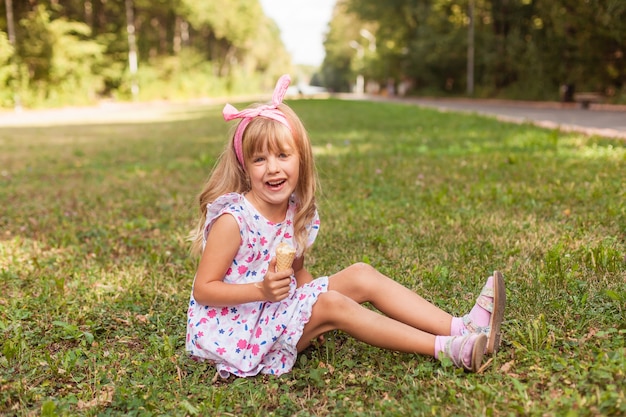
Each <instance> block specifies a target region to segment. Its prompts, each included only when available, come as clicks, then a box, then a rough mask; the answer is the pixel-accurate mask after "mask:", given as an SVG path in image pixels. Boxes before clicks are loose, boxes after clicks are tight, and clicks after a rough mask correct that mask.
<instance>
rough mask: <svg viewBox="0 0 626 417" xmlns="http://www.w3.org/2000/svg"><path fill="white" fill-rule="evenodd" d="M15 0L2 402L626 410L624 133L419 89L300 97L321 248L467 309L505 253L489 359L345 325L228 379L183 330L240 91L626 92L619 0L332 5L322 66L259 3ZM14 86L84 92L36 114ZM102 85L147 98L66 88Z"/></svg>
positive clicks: (2, 186)
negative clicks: (295, 51) (373, 341)
mask: <svg viewBox="0 0 626 417" xmlns="http://www.w3.org/2000/svg"><path fill="white" fill-rule="evenodd" d="M286 1H287V0H286ZM8 3H9V1H8V0H4V1H3V3H2V6H6V5H7V4H8ZM381 3H382V2H381ZM224 4H227V5H230V6H232V7H222V6H223V5H224ZM470 5H472V6H473V7H474V10H475V13H474V14H475V16H480V22H479V19H478V17H477V18H476V21H475V23H476V27H475V35H476V36H475V38H474V39H475V62H476V67H475V68H476V70H475V74H476V78H475V80H476V85H475V90H474V92H473V94H468V88H467V87H468V85H467V82H466V81H467V68H468V67H467V58H466V57H467V56H468V55H467V51H468V48H467V46H468V41H467V40H468V39H469V38H468V33H469V30H468V29H469V26H468V24H469V21H468V16H467V11H468V10H469V6H470ZM12 6H14V10H13V11H14V13H13V16H14V19H13V21H14V23H15V27H14V33H15V37H14V38H13V40H14V41H15V45H16V46H17V48H16V49H14V48H12V47H10V46H8V45H10V44H11V42H9V36H8V32H7V36H6V37H2V39H3V41H1V42H3V43H2V45H1V47H0V56H2V57H3V59H5V61H4V62H5V63H8V64H6V65H4V64H3V65H1V66H0V71H1V73H2V75H1V76H0V79H2V80H4V82H6V83H8V84H7V87H6V88H4V87H3V88H2V89H0V94H2V97H3V106H4V107H6V108H7V109H6V111H5V112H4V113H3V115H2V116H3V117H2V126H0V414H2V415H7V416H31V415H42V416H59V415H89V416H95V415H103V416H106V415H129V416H130V415H137V416H147V415H172V416H195V415H212V416H213V415H214V416H233V415H236V416H265V415H275V416H330V415H337V416H357V415H358V416H361V415H365V416H370V415H371V416H405V415H415V416H421V415H442V416H447V415H464V416H465V415H481V416H482V415H485V416H492V415H493V416H500V415H503V416H505V415H506V416H510V415H524V416H526V415H528V416H545V415H550V416H552V415H555V416H569V415H574V416H621V415H624V414H626V390H625V389H624V387H625V386H626V372H625V369H626V328H625V327H624V326H625V323H626V235H625V232H626V205H625V201H626V187H625V185H624V175H623V173H624V172H625V166H626V144H625V143H624V141H623V140H619V139H612V138H604V137H599V136H591V135H586V134H581V133H576V132H566V131H564V130H561V129H559V128H558V127H554V128H549V129H545V128H540V127H537V126H533V125H531V124H528V123H520V124H512V123H511V124H509V123H501V122H499V121H498V120H496V119H493V118H490V117H485V116H480V115H477V114H462V113H455V112H448V113H446V112H439V111H436V110H432V109H425V108H420V107H417V106H412V105H409V102H408V100H397V101H389V100H379V101H370V100H344V99H341V100H340V99H337V98H333V97H330V98H325V99H318V98H315V99H310V98H307V97H301V98H297V97H296V96H290V97H289V99H288V103H289V104H290V106H292V107H293V108H294V109H295V110H296V111H297V113H298V114H300V115H301V117H302V119H303V121H304V123H305V125H306V127H307V129H308V131H309V133H310V136H311V138H312V141H313V144H314V152H315V156H316V161H317V164H318V169H319V174H320V181H321V185H322V187H321V188H322V189H321V193H320V195H319V200H318V203H319V210H320V215H321V218H322V228H321V233H320V235H319V237H318V239H317V240H316V243H315V245H314V246H313V248H312V250H311V252H310V254H309V256H308V258H307V265H308V267H309V268H310V270H311V271H312V273H313V274H314V275H324V274H328V273H332V272H333V271H336V270H338V269H340V268H342V267H345V266H346V265H349V264H351V263H354V262H365V263H369V264H371V265H373V266H375V267H376V268H378V269H379V270H381V271H382V272H384V273H386V274H388V275H390V276H392V277H393V278H394V279H396V280H397V281H399V282H401V283H402V284H404V285H406V286H408V287H409V288H411V289H413V290H415V291H417V292H419V293H420V294H422V295H423V296H424V297H425V298H427V299H429V300H431V301H432V302H433V303H435V304H437V305H439V306H440V307H442V308H444V309H446V310H448V311H450V312H452V313H454V314H463V313H465V312H466V311H468V310H469V309H470V308H471V307H472V305H473V304H474V299H475V297H476V294H477V292H478V291H479V290H480V286H481V285H482V283H483V282H484V279H485V277H486V276H487V275H488V274H489V273H490V271H492V270H494V269H498V270H501V271H502V272H503V273H504V275H505V278H506V282H507V297H508V306H507V316H506V321H505V324H504V335H503V345H502V349H501V350H500V351H499V352H498V354H497V355H495V356H493V357H489V358H488V363H487V365H486V367H485V369H484V370H483V371H482V372H480V373H478V374H466V373H464V372H462V371H460V370H458V369H456V368H454V367H453V366H451V364H450V363H445V362H444V363H439V362H437V361H435V360H434V359H432V358H427V357H421V356H418V355H408V354H398V353H395V352H385V351H382V350H380V349H376V348H372V347H369V346H367V345H364V344H362V343H359V342H358V341H355V340H354V339H352V338H350V337H348V336H347V335H345V334H343V333H341V332H332V333H330V334H328V335H327V341H326V343H325V344H324V345H321V346H314V347H313V348H311V349H309V350H307V351H306V352H304V353H303V354H302V355H300V356H299V358H298V361H297V364H296V366H295V367H294V369H293V370H292V372H290V373H289V374H287V375H285V376H283V377H281V378H274V377H269V376H258V377H256V378H249V379H236V378H230V379H228V380H221V379H219V378H215V370H214V368H213V367H211V366H209V365H207V364H198V363H195V362H193V361H191V360H189V358H188V357H187V355H186V354H185V350H184V342H185V320H186V317H185V311H186V306H187V303H188V300H189V292H190V289H191V288H190V287H191V281H192V279H193V274H194V271H195V266H196V259H195V258H193V257H191V256H189V252H188V241H187V240H186V237H187V235H188V233H189V230H190V228H191V227H193V225H194V223H195V219H196V216H197V210H198V209H197V205H196V200H195V198H196V196H197V193H198V191H199V190H200V188H201V186H202V184H203V182H204V181H205V179H206V177H207V175H208V171H209V170H210V168H211V167H212V166H213V165H214V163H215V158H216V157H217V155H218V154H219V153H220V151H221V150H222V149H223V147H224V145H225V141H226V140H227V139H226V138H227V137H228V131H229V128H230V127H231V125H230V124H228V123H224V121H223V118H222V116H221V109H222V107H223V104H224V97H225V96H230V97H231V98H232V97H233V96H235V95H236V96H238V97H237V100H238V101H239V102H238V103H237V107H238V108H239V106H240V105H241V106H244V105H246V104H247V103H248V101H247V100H248V98H247V95H248V94H254V95H256V94H258V93H263V97H267V96H268V94H271V90H272V88H273V85H274V83H275V81H276V78H277V76H278V75H279V74H282V73H284V72H291V73H292V74H294V78H296V79H297V82H299V81H300V80H299V78H300V77H301V78H302V80H304V82H307V81H308V80H314V83H318V84H321V85H322V86H324V87H325V88H328V89H332V90H333V91H344V90H347V89H349V88H352V86H353V85H355V84H356V80H357V79H358V76H359V75H362V76H363V80H364V83H363V85H364V86H365V85H367V84H368V83H367V81H369V80H373V81H375V82H376V83H378V84H379V85H380V86H381V87H386V85H387V84H386V83H387V82H388V80H389V79H390V78H393V79H394V81H395V82H399V81H400V80H408V81H407V83H408V84H407V85H409V86H410V88H408V89H407V91H406V93H407V95H420V94H432V95H451V96H457V95H462V96H468V95H471V96H473V97H481V96H485V97H494V98H495V97H499V98H502V97H505V98H506V97H508V98H518V99H522V98H524V99H532V100H538V99H541V98H542V97H544V98H545V99H547V100H558V99H559V98H560V91H561V90H560V87H561V85H563V84H562V83H564V82H565V83H571V84H575V86H576V90H577V91H585V90H587V91H595V92H601V93H602V95H603V96H604V100H606V101H607V102H615V103H619V102H622V103H623V84H621V83H623V77H624V72H623V58H622V52H621V51H623V49H624V48H623V37H622V36H623V34H624V30H623V29H620V25H623V21H624V19H623V17H624V2H623V1H604V2H601V1H567V2H566V1H554V2H547V1H543V2H541V1H512V0H509V1H500V2H479V1H474V2H471V3H469V2H466V3H461V2H444V1H433V2H425V1H415V2H408V1H406V2H405V1H390V2H385V9H384V10H381V9H376V8H377V7H378V4H377V2H364V1H359V2H357V1H354V2H350V3H348V2H338V3H337V10H336V13H335V14H334V17H333V19H332V21H331V23H330V26H329V31H328V37H327V41H326V45H327V49H326V51H327V56H326V60H325V61H324V62H323V63H322V65H321V66H320V67H319V68H317V67H315V68H307V67H302V66H290V64H289V57H288V56H287V54H286V52H285V50H284V48H283V47H282V46H281V43H280V42H279V41H278V32H277V28H276V26H275V25H273V24H272V22H270V21H268V20H266V19H264V18H263V13H262V12H261V10H260V9H259V8H258V3H257V2H255V1H246V2H244V1H241V2H235V1H232V2H230V1H229V2H219V3H213V2H200V1H197V2H192V1H179V2H177V1H170V2H157V1H150V2H149V1H139V0H134V1H130V0H127V1H124V2H122V1H115V2H114V1H111V0H108V1H95V0H92V1H89V0H85V1H63V0H57V1H50V2H43V1H34V0H28V1H17V0H12ZM127 6H130V7H129V8H128V9H127V8H126V7H127ZM194 6H195V7H194ZM359 9H362V12H359V11H358V10H359ZM128 11H130V12H131V13H130V15H132V17H133V18H132V19H130V22H131V23H132V25H130V27H134V35H135V37H134V40H135V44H136V52H137V55H136V57H137V72H136V73H134V74H132V73H131V71H130V67H129V55H131V56H132V54H129V52H130V49H129V45H132V44H133V43H132V42H130V43H129V37H128V34H129V31H127V30H126V29H127V23H128V20H127V17H128V16H129V14H127V12H128ZM540 12H541V13H540ZM544 12H545V13H546V14H542V13H544ZM548 12H551V13H553V14H550V13H548ZM4 15H5V14H2V15H1V16H4ZM392 15H393V16H395V18H394V19H391V17H392ZM372 16H376V19H371V18H372ZM218 17H219V18H218ZM384 19H388V20H384ZM379 20H380V21H379ZM531 23H532V24H531ZM591 23H593V24H591ZM1 25H2V23H1V22H0V28H3V27H4V26H1ZM183 28H187V29H186V30H183ZM584 28H587V29H584ZM591 28H593V29H594V30H593V31H591ZM366 31H367V32H366ZM252 33H254V35H251V34H252ZM522 33H523V34H524V36H522ZM368 34H371V35H372V36H374V38H372V39H375V48H374V44H373V43H372V42H371V41H370V39H369V38H368V36H369V35H368ZM616 39H617V40H616ZM487 40H488V41H489V42H492V43H484V42H486V41H487ZM620 42H621V43H620ZM620 45H621V46H620ZM332 47H335V48H336V50H335V51H333V49H332ZM29 48H30V49H29ZM14 51H17V52H18V54H17V55H16V54H14V53H13V52H14ZM26 51H30V52H28V53H26ZM587 53H590V55H585V54H587ZM20 54H22V55H20ZM520 54H521V55H520ZM453 58H454V59H453ZM487 58H489V59H487ZM548 58H550V59H548ZM531 59H533V60H532V61H531ZM455 62H456V65H454V63H455ZM480 62H482V63H480ZM496 62H497V63H499V66H497V67H495V66H491V64H495V63H496ZM479 63H480V64H479ZM620 68H621V70H620ZM589 74H591V75H589ZM504 75H507V77H504ZM2 77H4V78H2ZM405 77H408V78H405ZM499 77H503V78H499ZM567 77H571V78H567ZM564 78H567V80H565V81H564V80H563V79H564ZM315 80H319V81H315ZM450 80H451V81H450ZM133 85H134V86H135V88H134V89H133ZM371 85H372V83H370V86H371ZM524 86H526V87H527V88H526V87H524ZM133 91H135V95H133ZM387 92H388V90H387V89H386V88H382V89H381V90H380V91H379V93H378V94H381V95H382V94H386V93H387ZM16 93H17V94H16ZM396 93H398V90H397V89H396ZM16 96H17V97H19V98H20V100H21V104H22V106H23V108H24V109H29V108H36V107H59V106H62V107H64V109H61V110H57V109H53V110H49V109H45V110H34V111H23V112H22V113H21V114H20V116H19V117H18V115H17V113H15V112H14V111H13V107H15V101H14V100H15V97H16ZM207 97H209V98H212V99H214V100H196V99H197V98H202V99H204V98H207ZM267 98H269V97H267ZM102 100H105V101H106V102H109V101H114V102H124V101H129V102H130V101H132V103H119V104H116V105H114V106H109V105H100V106H91V107H88V108H81V109H77V108H76V107H68V106H78V105H88V104H89V105H90V104H95V103H97V102H101V101H102ZM112 109H114V111H112ZM580 111H581V112H583V110H580ZM586 114H596V112H595V111H594V110H588V111H586ZM26 119H28V120H26Z"/></svg>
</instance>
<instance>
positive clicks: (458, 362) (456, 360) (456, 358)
mask: <svg viewBox="0 0 626 417" xmlns="http://www.w3.org/2000/svg"><path fill="white" fill-rule="evenodd" d="M458 337H462V339H461V345H460V346H459V349H458V351H457V354H456V355H455V354H454V353H453V351H452V344H453V343H454V342H455V341H456V340H458ZM471 338H472V337H471V336H470V335H467V336H457V337H456V338H450V339H448V340H447V341H446V344H445V347H444V351H445V353H446V355H447V356H448V358H450V360H451V361H452V363H453V364H454V366H456V367H457V368H463V369H466V370H471V369H472V360H471V357H472V355H471V354H470V363H469V364H466V363H464V362H463V351H464V350H465V345H467V344H468V343H469V341H470V339H471ZM472 349H473V348H472Z"/></svg>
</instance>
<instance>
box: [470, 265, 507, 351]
mask: <svg viewBox="0 0 626 417" xmlns="http://www.w3.org/2000/svg"><path fill="white" fill-rule="evenodd" d="M476 304H478V305H479V306H481V307H482V308H484V309H485V310H487V311H488V312H489V313H491V316H490V318H489V325H487V326H478V325H476V324H475V323H473V322H472V320H471V319H470V317H469V315H467V316H464V317H463V324H464V325H465V327H466V328H467V330H468V331H469V332H470V333H484V334H486V335H487V337H488V339H487V346H486V353H488V354H492V353H495V352H497V351H498V348H499V347H500V340H501V336H502V332H501V329H502V321H503V320H504V309H505V307H506V289H505V287H504V278H503V277H502V274H501V273H500V272H498V271H494V272H493V287H492V288H487V287H483V289H482V291H481V292H480V295H479V296H478V298H477V299H476Z"/></svg>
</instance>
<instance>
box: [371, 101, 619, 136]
mask: <svg viewBox="0 0 626 417" xmlns="http://www.w3.org/2000/svg"><path fill="white" fill-rule="evenodd" d="M371 99H374V100H375V99H376V98H371ZM391 100H393V101H397V102H401V103H410V104H415V105H418V106H423V107H433V108H437V109H440V110H442V111H461V112H468V113H476V114H483V115H489V116H494V117H496V118H498V119H500V120H503V121H508V122H515V123H533V124H536V125H538V126H542V127H547V128H552V129H554V128H559V129H561V130H564V131H575V132H582V133H585V134H592V135H600V136H607V137H614V138H622V139H626V106H607V105H595V106H594V105H592V106H591V108H590V109H582V108H580V106H578V105H577V104H573V103H572V104H570V103H553V102H549V103H545V102H522V101H507V100H471V99H432V98H405V99H400V98H398V99H391Z"/></svg>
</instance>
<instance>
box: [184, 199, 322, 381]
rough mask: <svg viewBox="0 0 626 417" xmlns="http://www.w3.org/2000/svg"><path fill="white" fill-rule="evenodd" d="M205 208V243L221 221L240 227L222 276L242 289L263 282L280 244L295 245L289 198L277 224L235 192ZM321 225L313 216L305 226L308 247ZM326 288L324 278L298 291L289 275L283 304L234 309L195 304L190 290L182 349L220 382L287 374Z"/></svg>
mask: <svg viewBox="0 0 626 417" xmlns="http://www.w3.org/2000/svg"><path fill="white" fill-rule="evenodd" d="M207 209H208V210H207V215H206V223H205V235H204V239H205V242H204V243H206V236H207V234H208V231H209V230H210V228H211V226H212V225H213V223H214V222H215V220H217V219H218V218H219V217H220V216H222V215H225V214H226V215H231V216H233V217H234V218H235V220H236V221H237V224H238V225H239V230H240V235H241V247H240V250H239V252H238V253H237V255H236V257H235V259H234V260H233V263H232V265H231V267H230V268H229V269H228V271H227V272H226V276H225V277H224V282H226V283H231V284H246V283H251V282H259V281H261V280H263V277H264V276H265V273H266V272H267V269H268V267H269V261H270V259H271V258H272V256H273V254H274V253H275V252H276V247H277V246H278V244H279V243H280V242H282V241H284V242H286V243H289V244H290V245H292V246H295V243H294V239H293V233H294V230H293V218H294V215H295V211H296V203H295V201H294V200H293V198H292V199H291V200H290V201H289V207H288V209H287V215H286V216H285V220H284V221H283V222H281V223H273V222H270V221H269V220H267V219H265V218H264V217H263V216H262V215H261V214H260V213H259V212H258V211H257V210H256V209H255V208H254V206H253V205H252V204H251V203H250V202H248V200H246V198H245V197H244V196H243V195H242V194H237V193H230V194H225V195H223V196H221V197H219V198H218V199H216V200H215V201H214V202H213V203H211V204H209V205H208V206H207ZM319 224H320V221H319V216H318V214H317V212H316V213H315V217H314V219H313V222H312V223H311V224H310V226H309V227H308V231H309V235H308V239H307V245H308V246H310V245H312V244H313V242H314V241H315V238H316V237H317V233H318V231H319ZM327 289H328V278H327V277H321V278H317V279H315V280H313V281H312V282H310V283H308V284H305V285H303V286H302V287H300V288H296V279H295V277H293V276H292V277H291V284H290V290H289V296H288V297H287V298H286V299H284V300H282V301H279V302H275V303H272V302H269V301H266V302H260V301H257V302H252V303H246V304H241V305H237V306H232V307H212V306H205V305H202V304H199V303H197V302H196V301H195V300H194V298H193V290H192V294H191V299H190V301H189V308H188V310H187V338H186V349H187V351H188V352H189V354H190V355H191V357H192V358H194V359H196V360H209V361H212V362H213V363H215V366H216V368H217V370H218V371H219V372H220V375H222V377H227V376H228V375H229V374H234V375H237V376H241V377H245V376H253V375H257V374H258V373H265V374H273V375H281V374H284V373H286V372H289V371H290V370H291V368H292V367H293V365H294V363H295V360H296V356H297V349H296V344H297V343H298V341H299V340H300V337H301V336H302V332H303V329H304V325H305V324H306V323H307V322H308V321H309V319H310V318H311V310H312V308H313V305H314V304H315V302H316V301H317V298H318V296H319V295H320V294H322V293H324V292H326V291H327Z"/></svg>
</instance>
